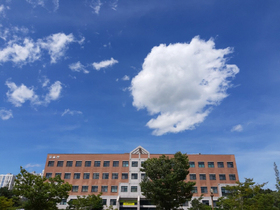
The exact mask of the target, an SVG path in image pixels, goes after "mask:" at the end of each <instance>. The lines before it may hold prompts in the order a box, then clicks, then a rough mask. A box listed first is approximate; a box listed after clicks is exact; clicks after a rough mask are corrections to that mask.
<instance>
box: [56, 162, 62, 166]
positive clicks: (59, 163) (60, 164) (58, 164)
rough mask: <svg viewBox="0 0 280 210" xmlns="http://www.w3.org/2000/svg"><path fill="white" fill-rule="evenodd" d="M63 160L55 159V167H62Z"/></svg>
mask: <svg viewBox="0 0 280 210" xmlns="http://www.w3.org/2000/svg"><path fill="white" fill-rule="evenodd" d="M63 162H64V161H57V165H56V166H57V167H63Z"/></svg>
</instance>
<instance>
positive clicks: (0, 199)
mask: <svg viewBox="0 0 280 210" xmlns="http://www.w3.org/2000/svg"><path fill="white" fill-rule="evenodd" d="M13 204H14V202H13V199H12V198H10V199H9V198H7V197H5V196H0V210H7V209H9V208H10V207H12V206H13Z"/></svg>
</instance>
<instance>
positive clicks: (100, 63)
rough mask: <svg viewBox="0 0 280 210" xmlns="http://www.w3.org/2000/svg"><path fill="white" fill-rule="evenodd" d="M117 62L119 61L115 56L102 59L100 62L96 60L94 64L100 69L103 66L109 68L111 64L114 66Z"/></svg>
mask: <svg viewBox="0 0 280 210" xmlns="http://www.w3.org/2000/svg"><path fill="white" fill-rule="evenodd" d="M116 63H118V61H117V60H115V59H114V58H111V59H110V60H105V61H101V62H99V63H95V62H94V63H93V64H92V65H93V67H94V68H95V69H96V70H100V69H101V68H107V67H109V66H113V65H114V64H116Z"/></svg>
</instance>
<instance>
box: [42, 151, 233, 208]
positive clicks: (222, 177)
mask: <svg viewBox="0 0 280 210" xmlns="http://www.w3.org/2000/svg"><path fill="white" fill-rule="evenodd" d="M161 155H162V154H150V153H149V152H148V151H147V150H145V149H144V148H143V147H141V146H139V147H137V148H135V149H134V150H133V151H131V152H130V153H124V154H48V156H47V160H46V165H45V170H44V175H45V176H46V177H54V176H56V175H60V176H61V177H62V179H64V180H65V181H66V182H68V183H70V184H71V185H72V186H73V187H72V191H71V192H70V196H69V198H68V200H70V199H75V198H76V196H77V195H79V196H83V195H88V194H98V193H99V192H102V198H103V203H104V205H107V206H109V205H113V206H114V208H118V209H120V210H146V209H153V207H154V206H152V205H150V204H149V202H148V201H147V200H145V197H144V196H143V195H142V194H141V189H140V186H139V183H140V182H141V178H142V177H143V176H144V174H143V173H141V171H140V168H141V163H142V162H143V161H145V160H147V159H148V158H154V157H155V158H157V157H159V156H161ZM165 155H166V156H169V157H173V155H172V154H165ZM188 157H189V164H190V169H189V172H190V173H189V175H188V176H187V178H186V181H194V182H196V185H195V188H194V189H193V192H194V194H193V198H195V197H199V196H200V195H201V194H203V195H204V199H203V200H202V202H203V203H205V204H208V205H211V203H212V202H211V197H210V191H211V190H212V192H213V193H214V199H213V200H214V204H215V201H216V200H217V199H218V198H219V197H220V196H222V195H223V194H224V193H225V190H224V187H225V186H226V185H233V184H235V183H236V181H238V172H237V167H236V162H235V157H234V155H204V154H188ZM183 206H184V209H188V207H190V204H189V202H186V203H185V204H183ZM59 208H61V209H64V208H66V201H64V202H62V203H61V204H60V205H59Z"/></svg>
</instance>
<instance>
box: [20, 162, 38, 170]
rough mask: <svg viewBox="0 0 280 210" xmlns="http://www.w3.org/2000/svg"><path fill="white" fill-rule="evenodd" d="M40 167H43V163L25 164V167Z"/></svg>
mask: <svg viewBox="0 0 280 210" xmlns="http://www.w3.org/2000/svg"><path fill="white" fill-rule="evenodd" d="M38 167H41V164H31V163H28V164H27V165H25V166H24V168H26V169H27V168H38Z"/></svg>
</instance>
